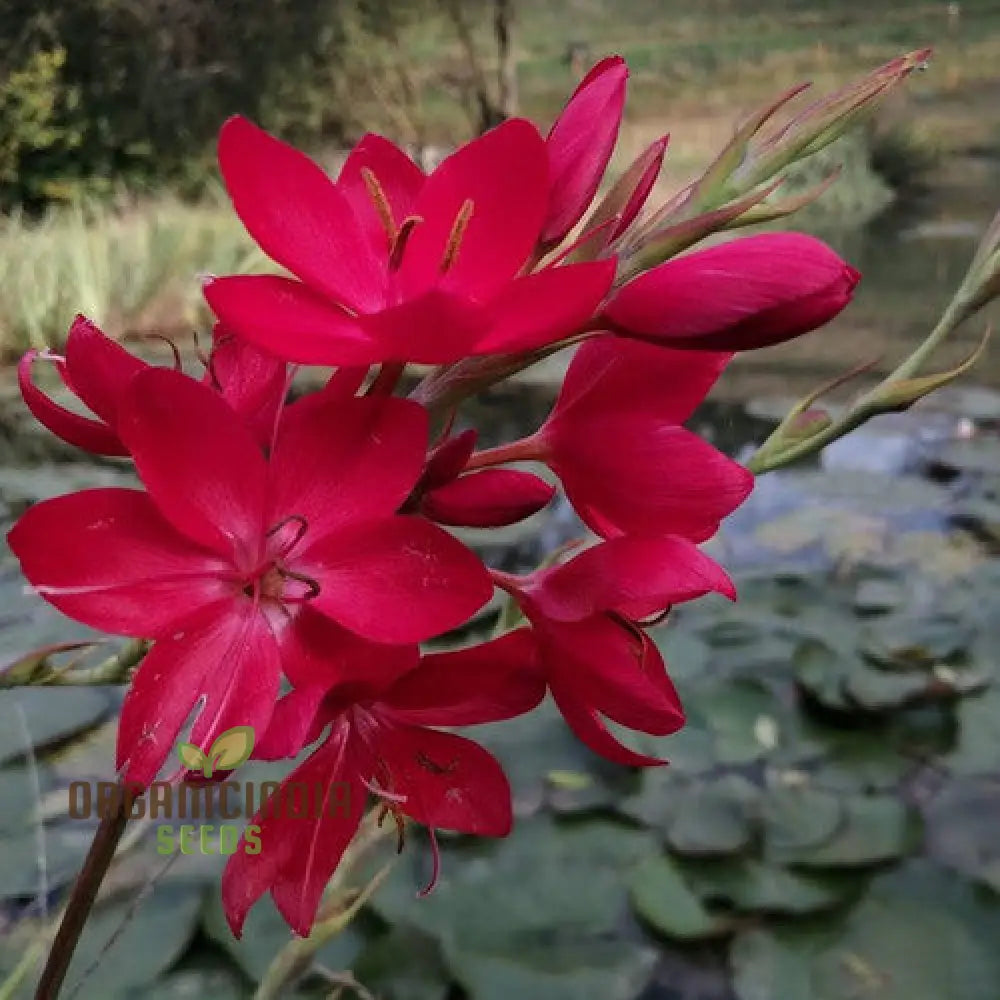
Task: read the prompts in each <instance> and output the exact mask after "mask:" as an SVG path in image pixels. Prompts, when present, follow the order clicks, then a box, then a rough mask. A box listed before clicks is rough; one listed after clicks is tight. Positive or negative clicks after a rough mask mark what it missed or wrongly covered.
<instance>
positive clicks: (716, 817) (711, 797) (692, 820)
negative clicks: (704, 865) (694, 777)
mask: <svg viewBox="0 0 1000 1000" xmlns="http://www.w3.org/2000/svg"><path fill="white" fill-rule="evenodd" d="M758 797H759V791H758V789H757V787H756V786H755V785H753V784H751V783H750V782H749V781H746V780H745V779H743V778H740V777H738V776H736V775H731V776H728V777H726V778H720V779H717V780H715V781H710V782H704V783H701V782H699V783H695V784H692V785H691V786H690V787H689V788H686V789H684V790H683V791H682V792H680V793H679V795H678V796H677V803H676V808H675V810H674V814H673V818H672V820H671V822H670V823H669V824H668V826H667V830H666V839H667V843H668V844H669V845H670V847H671V848H672V849H673V850H674V851H675V852H676V853H678V854H686V855H694V856H706V855H720V854H734V853H736V852H738V851H742V850H743V849H744V848H746V847H747V846H748V845H749V844H750V841H751V839H752V838H753V834H754V821H753V815H752V810H753V808H754V806H755V804H756V801H757V799H758Z"/></svg>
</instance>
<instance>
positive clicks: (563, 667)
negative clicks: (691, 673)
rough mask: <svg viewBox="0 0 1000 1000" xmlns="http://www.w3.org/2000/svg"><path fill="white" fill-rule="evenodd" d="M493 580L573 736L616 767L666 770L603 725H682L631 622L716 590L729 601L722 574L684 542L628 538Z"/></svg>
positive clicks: (662, 728) (652, 728)
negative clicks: (527, 628) (524, 628)
mask: <svg viewBox="0 0 1000 1000" xmlns="http://www.w3.org/2000/svg"><path fill="white" fill-rule="evenodd" d="M493 577H494V580H495V582H496V583H497V585H498V586H500V587H502V588H503V589H504V590H506V591H508V592H509V593H510V594H511V595H512V596H513V597H514V598H515V600H517V602H518V603H519V605H520V607H521V610H522V611H523V612H524V614H525V615H526V616H527V617H528V619H529V621H530V622H531V624H532V626H533V630H534V632H535V635H536V637H537V641H538V646H539V654H538V655H539V660H540V662H541V666H542V669H543V670H544V672H545V674H546V677H547V679H548V685H549V689H550V690H551V692H552V696H553V698H554V699H555V701H556V704H557V705H558V706H559V710H560V711H561V712H562V714H563V717H564V718H565V719H566V722H567V723H568V724H569V726H570V727H571V728H572V730H573V731H574V732H575V733H576V735H577V737H578V738H579V739H580V740H582V741H583V742H584V743H586V744H587V746H589V747H590V748H591V749H592V750H593V751H594V752H595V753H598V754H601V755H602V756H604V757H607V758H608V759H609V760H612V761H615V762H617V763H620V764H626V765H630V766H647V765H652V764H660V763H662V761H660V760H658V759H657V758H654V757H648V756H646V755H643V754H638V753H636V752H634V751H632V750H630V749H628V748H627V747H624V746H622V744H620V743H619V742H618V741H617V740H616V739H615V738H614V737H613V736H612V735H611V733H610V731H609V730H608V729H607V726H606V725H605V723H604V720H603V718H602V717H605V716H606V717H607V718H609V719H612V720H613V721H615V722H617V723H619V724H620V725H623V726H627V727H629V728H631V729H635V730H639V731H640V732H644V733H651V734H653V735H656V736H665V735H667V734H669V733H673V732H676V731H677V730H678V729H680V728H681V726H683V724H684V713H683V710H682V708H681V704H680V700H679V699H678V697H677V692H676V691H675V690H674V686H673V684H672V683H671V681H670V678H669V676H668V675H667V671H666V667H665V666H664V663H663V659H662V658H661V656H660V654H659V651H658V650H657V648H656V646H655V645H653V643H652V641H651V640H650V639H649V637H648V636H647V635H646V634H645V632H644V631H643V630H642V628H641V627H640V626H639V625H638V624H637V622H638V621H641V620H642V619H645V618H649V617H650V616H652V615H656V614H659V613H660V612H662V611H663V610H664V609H665V608H668V607H669V606H671V605H673V604H677V603H679V602H681V601H689V600H692V599H694V598H696V597H701V596H703V595H704V594H707V593H711V592H713V591H714V592H716V593H720V594H725V595H726V596H727V597H730V598H732V599H735V596H736V593H735V590H734V589H733V585H732V582H731V581H730V579H729V577H728V576H726V574H725V572H724V571H723V570H722V568H721V567H719V566H718V565H717V564H716V563H715V562H713V561H712V560H711V559H709V558H708V557H707V556H706V555H704V554H703V553H701V552H700V551H699V550H698V549H697V548H696V547H695V546H694V545H692V544H691V543H690V542H688V541H687V540H685V539H683V538H675V537H658V538H657V537H648V536H638V535H632V536H628V537H623V538H616V539H613V540H611V541H608V542H603V543H601V544H599V545H596V546H594V547H593V548H590V549H587V550H586V551H585V552H583V553H582V554H580V555H578V556H576V558H574V559H571V560H570V561H569V562H567V563H564V564H563V565H561V566H557V567H554V568H551V569H545V570H538V571H536V572H535V573H532V574H531V575H530V576H527V577H515V576H509V575H507V574H503V573H496V572H494V574H493Z"/></svg>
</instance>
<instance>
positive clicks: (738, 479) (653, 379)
mask: <svg viewBox="0 0 1000 1000" xmlns="http://www.w3.org/2000/svg"><path fill="white" fill-rule="evenodd" d="M729 358H730V355H728V354H718V353H715V354H709V353H702V352H697V353H696V352H689V351H671V350H668V349H666V348H662V347H656V346H654V345H650V344H645V343H640V342H638V341H630V340H625V339H623V338H619V337H613V336H603V337H595V338H593V339H591V340H588V341H586V342H585V343H584V344H582V345H581V346H580V347H579V348H578V349H577V352H576V354H575V356H574V357H573V360H572V362H571V363H570V367H569V370H568V371H567V373H566V378H565V380H564V382H563V386H562V389H561V391H560V394H559V398H558V400H557V402H556V405H555V407H554V408H553V411H552V413H551V414H550V416H549V418H548V420H547V421H546V422H545V424H544V425H543V426H542V428H541V429H540V430H539V431H538V432H536V433H535V434H534V435H533V436H532V437H531V438H528V439H526V440H525V441H524V442H522V443H520V444H516V445H514V446H512V447H511V450H512V451H513V452H514V453H515V455H516V453H517V452H521V453H523V454H524V455H525V456H530V457H534V458H538V459H540V460H541V461H544V462H546V463H547V464H548V465H549V466H551V468H552V469H553V471H554V472H555V473H556V474H557V475H558V476H559V479H560V480H561V482H562V484H563V487H564V488H565V490H566V495H567V496H568V498H569V500H570V502H571V503H572V505H573V507H574V509H575V510H576V511H577V513H578V514H579V515H580V517H581V518H582V520H583V521H584V522H585V523H586V524H587V525H588V526H589V527H590V528H591V529H592V530H593V531H595V532H597V533H598V534H599V535H603V536H605V537H612V536H614V535H620V534H623V533H626V532H639V533H643V534H674V535H683V536H685V537H687V538H690V539H692V540H694V541H704V540H705V539H706V538H709V537H711V536H712V535H713V534H714V533H715V531H716V530H717V529H718V526H719V522H720V521H721V520H722V518H724V517H725V516H727V515H728V514H730V513H731V512H732V511H733V510H735V508H736V507H738V506H739V505H740V504H741V503H742V502H743V500H745V499H746V497H747V495H748V494H749V493H750V491H751V489H752V488H753V476H752V475H751V473H750V472H749V471H747V470H746V469H745V468H744V467H743V466H741V465H739V464H738V463H737V462H734V461H733V460H732V459H730V458H727V457H726V456H725V455H723V454H722V452H720V451H718V450H717V449H716V448H714V447H712V445H710V444H708V442H706V441H704V440H702V438H700V437H699V436H698V435H697V434H694V433H693V432H691V431H689V430H686V429H685V428H684V427H682V426H681V424H683V423H684V421H686V420H687V419H688V418H689V417H690V416H691V414H692V413H693V412H694V409H695V408H696V407H697V406H698V405H699V404H700V403H701V402H702V400H703V399H704V397H705V395H706V394H707V392H708V391H709V389H710V388H711V387H712V385H713V383H714V382H715V380H716V379H717V378H718V376H719V374H720V373H721V372H722V369H723V368H724V367H725V366H726V364H727V363H728V361H729Z"/></svg>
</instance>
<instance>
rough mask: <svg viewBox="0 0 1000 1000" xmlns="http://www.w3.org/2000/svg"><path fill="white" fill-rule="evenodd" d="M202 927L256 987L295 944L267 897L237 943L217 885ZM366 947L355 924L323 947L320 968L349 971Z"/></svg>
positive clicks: (208, 896)
mask: <svg viewBox="0 0 1000 1000" xmlns="http://www.w3.org/2000/svg"><path fill="white" fill-rule="evenodd" d="M201 926H202V929H203V930H204V932H205V934H206V935H207V936H208V937H209V938H210V939H211V940H212V941H214V942H215V943H216V944H218V945H219V946H220V947H221V948H222V950H223V951H224V952H225V953H226V954H227V955H228V956H229V957H230V958H231V959H232V960H233V961H234V962H235V963H236V965H237V966H238V967H239V968H240V969H241V970H242V971H243V972H244V973H246V975H247V977H248V978H249V979H250V980H251V982H255V983H256V982H259V981H260V980H261V979H262V978H263V976H264V973H265V972H266V971H267V969H268V966H270V964H271V962H272V961H273V960H274V958H275V956H276V955H277V954H278V952H279V951H281V949H282V948H284V947H285V945H287V944H288V943H289V942H290V941H291V940H293V935H292V932H291V931H290V930H289V928H288V924H286V923H285V921H284V919H283V918H282V916H281V914H280V913H278V911H277V909H275V906H274V903H272V902H271V897H270V896H265V897H264V898H263V899H261V901H260V902H259V903H258V904H257V905H256V906H255V907H254V908H253V909H252V910H251V911H250V913H249V915H248V916H247V920H246V924H245V925H244V928H243V937H242V938H240V940H238V941H237V940H236V938H234V937H233V932H232V931H231V930H230V929H229V925H228V924H227V923H226V917H225V913H224V911H223V909H222V896H221V894H220V892H219V887H218V883H216V884H215V885H213V886H212V887H211V888H210V889H209V891H208V893H207V894H206V897H205V904H204V908H203V909H202V912H201ZM364 943H365V939H364V936H363V934H362V933H361V931H360V930H359V929H358V927H357V925H356V924H355V923H354V922H352V923H350V924H348V925H347V927H345V928H344V930H343V932H341V933H340V934H338V935H337V936H336V937H334V938H331V939H330V940H329V941H328V942H327V943H326V944H324V945H323V947H322V948H321V949H320V950H319V952H318V954H317V956H316V959H317V961H318V962H319V963H320V964H321V965H325V966H327V967H328V968H330V969H333V970H334V971H339V970H342V969H350V968H351V967H352V964H353V963H354V960H355V959H356V958H357V956H358V955H359V954H360V952H361V949H362V948H363V947H364Z"/></svg>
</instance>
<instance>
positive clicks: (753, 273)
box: [604, 233, 861, 351]
mask: <svg viewBox="0 0 1000 1000" xmlns="http://www.w3.org/2000/svg"><path fill="white" fill-rule="evenodd" d="M860 278H861V275H860V274H859V273H858V272H857V271H856V270H855V269H854V268H853V267H851V266H850V265H849V264H846V263H844V261H842V260H841V259H840V258H839V257H838V256H837V255H836V254H835V253H834V252H833V251H832V250H831V249H830V248H829V247H828V246H826V244H825V243H821V242H820V241H819V240H816V239H813V238H812V237H811V236H802V235H801V234H799V233H769V234H765V235H763V236H749V237H746V238H745V239H739V240H732V241H731V242H729V243H722V244H720V245H718V246H714V247H709V248H708V249H707V250H698V251H696V252H695V253H690V254H686V255H684V256H682V257H677V258H676V259H674V260H668V261H666V262H665V263H663V264H660V265H658V266H657V267H654V268H652V269H651V270H649V271H646V272H645V273H644V274H640V275H639V276H638V277H637V278H633V279H632V280H631V281H630V282H628V284H626V285H624V286H623V287H622V288H621V289H619V291H618V292H617V293H616V294H615V296H614V298H613V299H612V300H611V302H610V304H609V305H608V306H607V308H606V310H605V312H604V318H605V319H606V320H607V321H608V323H609V325H610V327H611V328H612V329H614V330H615V332H617V333H622V334H626V335H628V336H633V337H640V338H644V339H647V340H652V341H656V342H658V343H663V344H667V345H669V346H672V347H683V348H694V349H701V350H709V351H745V350H750V349H751V348H755V347H769V346H770V345H771V344H780V343H781V342H782V341H785V340H791V339H792V338H793V337H798V336H800V335H801V334H803V333H808V332H809V331H810V330H814V329H815V328H816V327H818V326H822V325H823V324H824V323H826V322H828V321H829V320H831V319H833V317H834V316H836V315H837V313H839V312H840V311H841V310H842V309H843V308H844V307H845V306H846V305H847V303H848V302H850V300H851V296H852V294H853V292H854V288H855V286H856V285H857V283H858V281H859V280H860Z"/></svg>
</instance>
